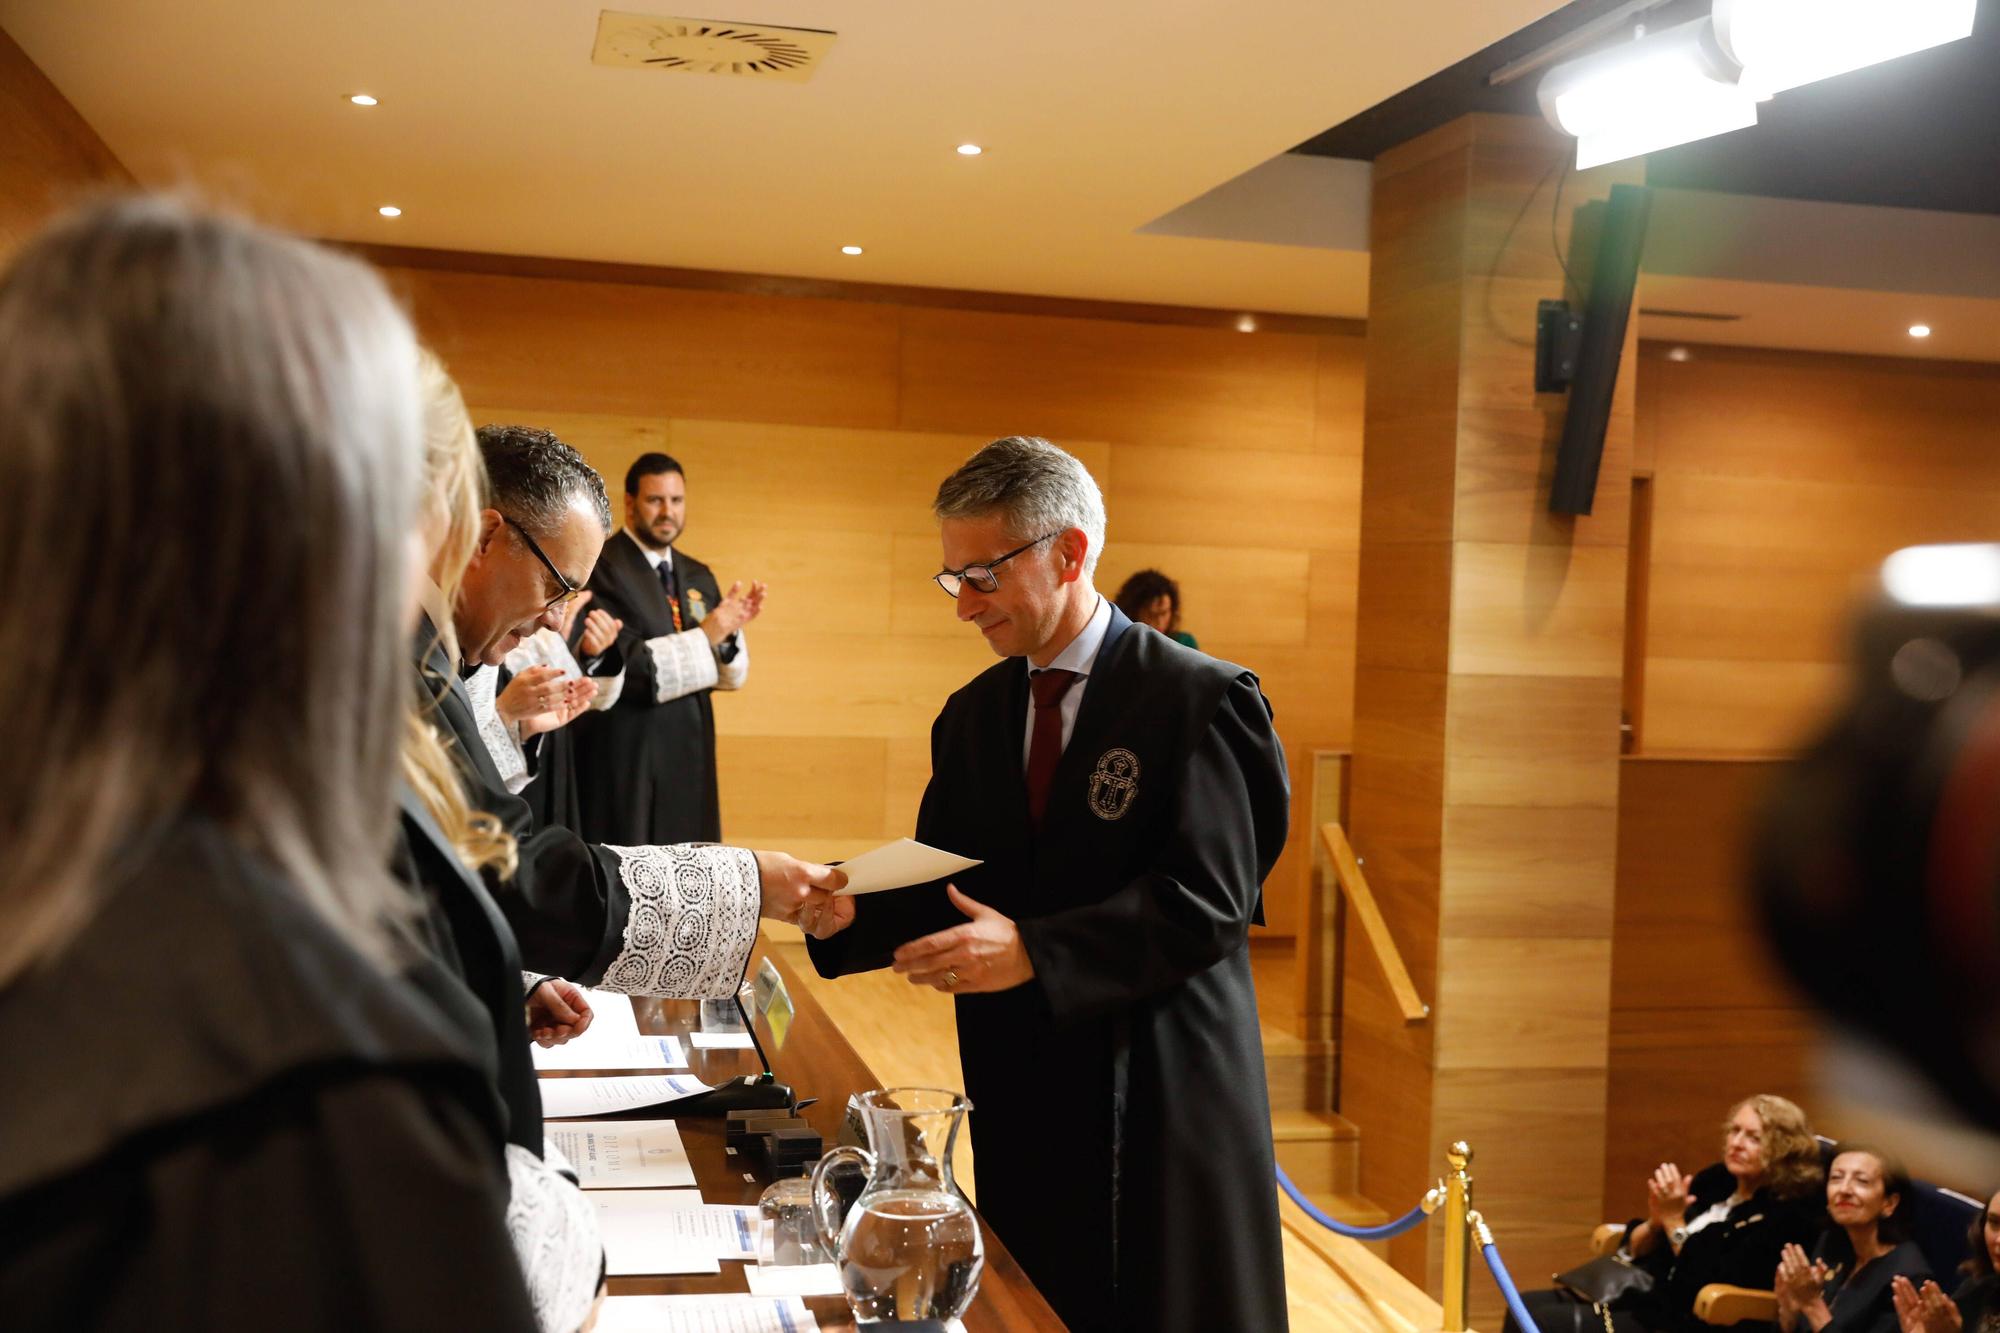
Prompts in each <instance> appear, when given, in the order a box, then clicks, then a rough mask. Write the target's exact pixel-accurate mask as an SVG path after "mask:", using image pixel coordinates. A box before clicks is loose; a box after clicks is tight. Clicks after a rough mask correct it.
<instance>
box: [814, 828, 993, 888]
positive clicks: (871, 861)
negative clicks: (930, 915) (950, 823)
mask: <svg viewBox="0 0 2000 1333" xmlns="http://www.w3.org/2000/svg"><path fill="white" fill-rule="evenodd" d="M978 864H979V862H977V861H974V860H972V859H971V858H970V857H964V856H953V855H952V854H951V853H950V852H941V851H939V850H938V849H937V848H935V847H926V846H924V844H922V843H920V842H918V841H916V840H915V839H914V838H898V839H896V840H895V841H894V842H888V843H884V844H882V845H881V846H880V847H877V848H876V849H875V850H874V851H872V852H863V853H861V855H859V856H857V857H855V858H853V859H852V860H848V861H842V862H841V863H840V869H841V872H842V873H843V874H845V875H846V876H847V887H846V888H844V889H842V890H841V891H840V892H841V894H842V895H843V896H845V895H849V894H856V893H880V892H882V890H884V889H903V888H908V887H909V886H910V885H912V884H926V883H929V882H930V881H931V880H934V879H943V878H944V877H945V876H946V875H955V874H957V873H958V872H959V871H961V870H970V869H971V868H972V867H973V866H976V865H978Z"/></svg>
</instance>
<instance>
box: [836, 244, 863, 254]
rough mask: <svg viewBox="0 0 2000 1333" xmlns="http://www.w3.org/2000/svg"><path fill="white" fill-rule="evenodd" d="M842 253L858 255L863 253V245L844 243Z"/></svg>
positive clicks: (841, 248)
mask: <svg viewBox="0 0 2000 1333" xmlns="http://www.w3.org/2000/svg"><path fill="white" fill-rule="evenodd" d="M840 253H842V254H844V255H858V254H860V253H861V247H860V246H858V245H843V246H841V247H840Z"/></svg>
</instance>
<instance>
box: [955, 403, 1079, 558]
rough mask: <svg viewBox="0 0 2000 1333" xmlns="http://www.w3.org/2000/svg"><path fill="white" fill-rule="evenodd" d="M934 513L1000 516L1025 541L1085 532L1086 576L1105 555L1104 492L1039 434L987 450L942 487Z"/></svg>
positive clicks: (1068, 456)
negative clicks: (1102, 555) (1065, 532)
mask: <svg viewBox="0 0 2000 1333" xmlns="http://www.w3.org/2000/svg"><path fill="white" fill-rule="evenodd" d="M931 511H932V512H933V513H935V514H936V515H937V516H938V517H939V518H983V517H985V516H986V515H988V514H1000V515H1002V516H1003V517H1004V518H1005V519H1006V522H1007V529H1008V531H1009V532H1010V533H1012V534H1013V535H1014V537H1015V538H1016V539H1017V540H1020V541H1024V542H1025V541H1032V540H1034V539H1035V538H1037V537H1040V536H1042V535H1043V534H1045V533H1050V532H1062V531H1066V530H1067V529H1070V528H1081V529H1082V530H1083V534H1084V536H1086V537H1088V538H1089V539H1090V545H1089V549H1088V550H1087V551H1086V552H1085V553H1084V560H1083V572H1084V576H1085V577H1089V576H1090V575H1092V574H1094V573H1095V572H1096V571H1097V557H1098V556H1099V555H1101V554H1102V553H1103V551H1104V493H1103V492H1102V491H1100V490H1098V489H1097V482H1096V481H1095V480H1093V479H1092V477H1091V475H1090V471H1089V469H1087V468H1085V467H1084V465H1083V464H1082V463H1080V462H1078V461H1077V460H1076V458H1075V456H1074V455H1072V454H1068V453H1065V452H1064V451H1062V450H1061V449H1058V448H1057V447H1056V446H1055V445H1053V444H1050V443H1049V442H1048V441H1047V440H1044V439H1042V438H1041V437H1040V436H1037V435H1009V436H1007V437H1006V438H1005V439H999V440H995V441H993V443H991V444H989V445H985V446H983V447H982V448H981V449H980V450H979V452H978V453H976V454H974V455H973V456H972V457H970V458H968V459H966V460H965V462H964V463H963V464H961V465H960V467H959V469H958V471H956V472H954V473H952V474H951V475H950V476H949V477H946V478H945V479H944V481H943V482H942V483H940V484H939V486H938V491H937V499H935V500H933V501H932V502H931Z"/></svg>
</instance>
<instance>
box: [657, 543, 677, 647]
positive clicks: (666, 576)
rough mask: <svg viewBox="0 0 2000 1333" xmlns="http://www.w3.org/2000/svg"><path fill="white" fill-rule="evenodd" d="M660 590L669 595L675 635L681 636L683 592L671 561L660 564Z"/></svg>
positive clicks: (668, 599)
mask: <svg viewBox="0 0 2000 1333" xmlns="http://www.w3.org/2000/svg"><path fill="white" fill-rule="evenodd" d="M660 588H661V590H662V591H664V592H665V593H666V594H667V609H668V610H669V611H671V612H673V616H674V633H676V634H679V633H680V632H681V590H680V585H679V583H677V582H676V581H675V579H674V562H673V561H671V560H662V561H661V562H660Z"/></svg>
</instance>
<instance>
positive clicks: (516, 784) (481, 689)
mask: <svg viewBox="0 0 2000 1333" xmlns="http://www.w3.org/2000/svg"><path fill="white" fill-rule="evenodd" d="M499 683H500V669H499V668H498V667H490V666H482V667H480V668H479V669H478V670H477V671H475V672H473V673H472V675H471V676H469V677H467V679H466V682H465V692H466V693H467V694H468V695H470V696H471V698H472V715H473V717H475V718H477V719H478V721H479V739H480V740H482V741H484V742H486V753H487V754H489V755H491V756H492V758H493V767H494V768H496V769H498V770H499V771H500V777H501V779H502V780H503V781H505V782H506V784H507V790H508V791H510V792H512V793H513V794H514V795H516V796H519V795H520V794H521V789H522V788H523V787H525V786H527V785H528V756H527V754H526V753H525V752H524V751H523V750H522V749H521V738H520V737H519V736H518V735H516V734H515V732H514V728H512V727H510V726H508V725H507V724H506V723H505V722H503V721H501V720H500V708H499V705H498V703H496V702H495V698H494V692H495V690H496V689H497V688H498V686H499Z"/></svg>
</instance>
